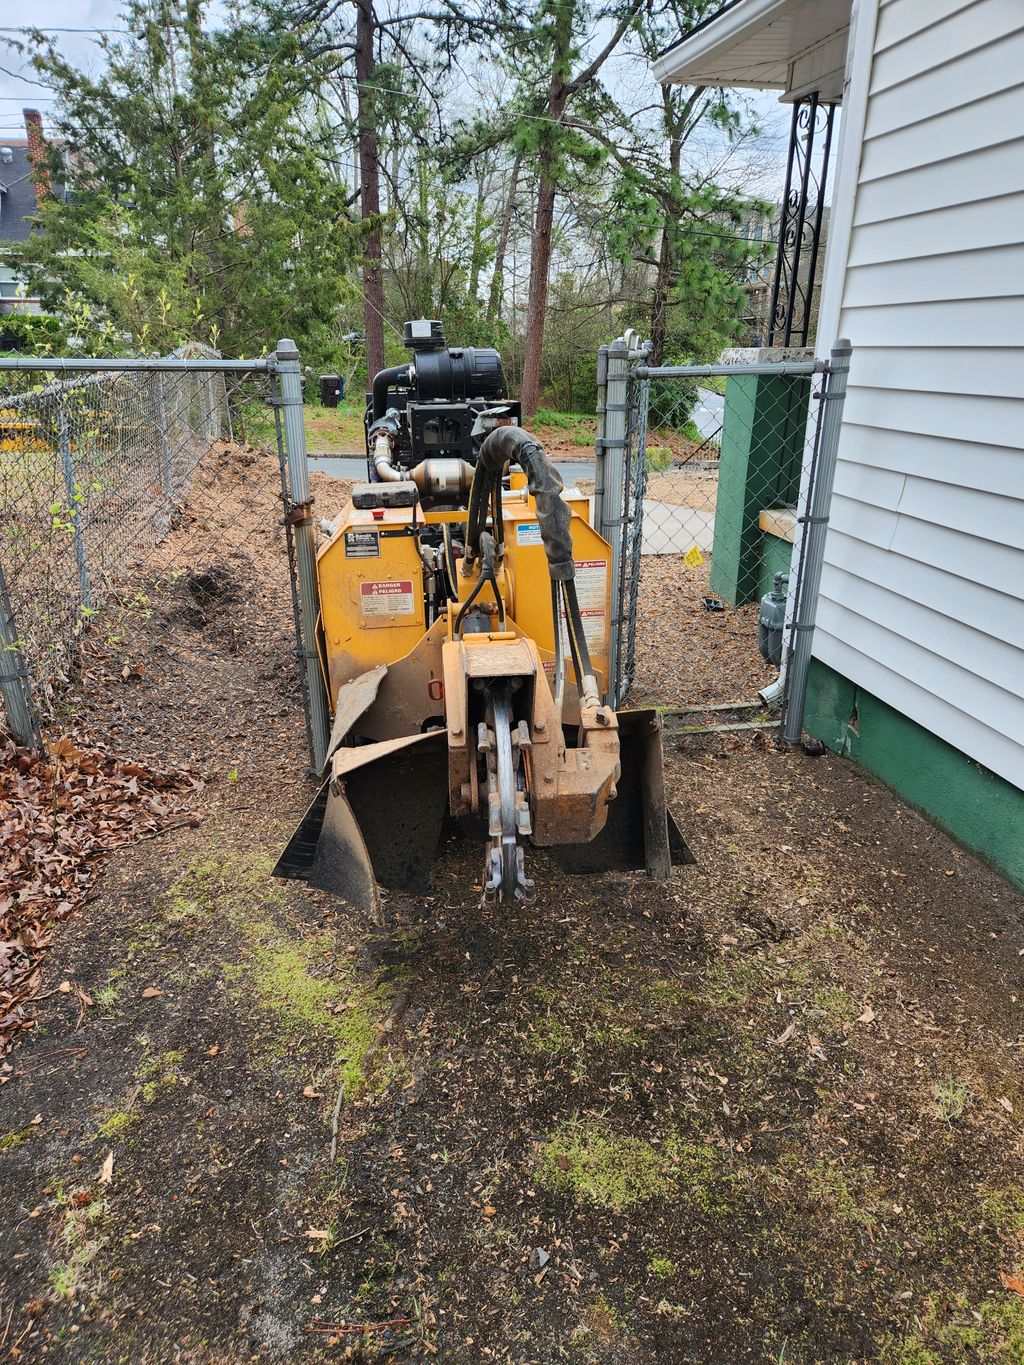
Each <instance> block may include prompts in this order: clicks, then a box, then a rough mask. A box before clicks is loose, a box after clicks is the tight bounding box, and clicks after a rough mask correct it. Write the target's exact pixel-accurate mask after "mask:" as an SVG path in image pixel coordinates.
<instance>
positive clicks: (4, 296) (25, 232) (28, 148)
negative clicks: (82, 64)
mask: <svg viewBox="0 0 1024 1365" xmlns="http://www.w3.org/2000/svg"><path fill="white" fill-rule="evenodd" d="M24 115H25V137H23V138H9V139H8V140H7V141H6V142H0V315H3V314H5V313H39V312H41V311H42V310H41V308H40V306H39V300H38V299H37V298H33V297H31V296H28V295H26V293H25V285H24V281H23V278H22V276H21V274H20V273H19V270H18V266H17V264H16V262H13V263H12V259H11V258H12V256H13V255H14V253H12V252H11V251H10V250H9V248H10V247H11V246H15V245H18V246H20V244H21V243H23V242H27V241H28V240H29V238H30V236H31V234H32V219H33V217H34V216H35V214H36V213H37V212H38V208H39V200H40V199H41V198H45V196H46V195H49V194H58V195H63V193H64V188H63V186H61V185H57V186H54V185H53V184H51V181H50V168H49V163H48V161H47V149H46V143H45V141H44V139H43V121H42V118H41V116H40V114H39V111H38V110H36V109H26V110H25V111H24Z"/></svg>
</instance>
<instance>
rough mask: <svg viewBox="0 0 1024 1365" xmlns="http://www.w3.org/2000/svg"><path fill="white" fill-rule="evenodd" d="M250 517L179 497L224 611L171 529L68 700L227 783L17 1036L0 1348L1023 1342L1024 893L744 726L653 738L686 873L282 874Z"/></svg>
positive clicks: (96, 729) (981, 1355)
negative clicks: (136, 606) (398, 877)
mask: <svg viewBox="0 0 1024 1365" xmlns="http://www.w3.org/2000/svg"><path fill="white" fill-rule="evenodd" d="M245 484H246V486H247V487H249V488H251V487H253V486H254V475H253V470H251V469H248V470H247V471H246V472H245ZM341 492H342V490H341V489H339V488H338V487H336V486H335V487H331V486H330V484H329V481H322V482H320V483H319V484H318V486H317V488H316V493H317V498H318V512H321V513H322V512H323V511H324V510H325V509H326V510H328V511H329V510H330V503H331V501H332V499H334V500H340V495H341ZM199 494H200V495H202V494H203V490H202V487H200V488H199ZM231 517H232V501H231V496H230V495H218V502H217V508H216V515H214V509H213V508H212V507H210V506H206V507H205V508H204V509H200V514H199V515H198V516H197V518H196V524H194V525H191V526H190V527H189V528H188V538H187V540H186V539H184V530H185V528H180V529H179V531H178V532H175V533H173V534H172V537H170V538H169V541H168V563H169V564H174V563H176V562H177V561H176V559H175V556H176V555H177V556H178V559H179V560H180V559H182V558H183V557H185V556H186V555H187V557H188V561H189V563H190V564H192V565H193V566H194V567H195V568H196V569H201V570H202V571H203V575H204V577H203V581H204V582H205V583H207V584H208V585H212V587H211V589H210V591H209V592H208V593H207V595H206V598H205V599H204V601H203V602H202V604H201V610H196V600H195V594H194V592H192V593H190V589H189V584H190V583H192V582H193V581H194V579H193V578H189V577H188V576H187V575H186V576H185V577H180V576H176V575H175V574H172V575H171V576H170V579H169V581H168V585H167V586H166V587H165V588H162V589H161V590H160V591H159V592H155V591H154V593H153V595H152V597H151V599H150V614H149V615H148V616H139V615H138V614H136V616H135V617H133V618H132V619H131V620H126V621H124V622H123V623H121V625H120V627H119V629H118V630H117V631H116V632H114V631H112V632H111V635H110V636H108V637H107V642H106V643H103V642H102V641H99V640H93V641H92V644H91V648H90V650H89V652H88V657H87V661H86V668H85V671H84V674H83V676H82V678H81V679H80V681H79V684H78V690H77V692H76V694H75V695H74V697H73V698H72V699H71V702H70V705H69V715H70V716H72V717H73V719H74V720H75V722H76V724H77V725H78V727H79V728H80V729H85V728H87V729H88V730H89V732H90V733H92V734H93V735H95V736H96V737H97V738H99V739H102V740H104V741H106V742H107V743H110V744H112V745H116V746H117V747H118V749H119V750H120V752H122V753H124V754H125V755H126V756H129V757H132V758H138V759H149V760H151V761H153V760H156V761H159V762H161V763H164V764H167V765H172V766H174V765H178V766H187V767H189V768H191V770H192V771H193V772H195V773H197V774H199V775H201V776H202V777H203V779H204V785H203V786H202V788H201V789H199V790H197V791H196V792H195V793H194V795H192V796H191V797H190V798H189V799H190V801H191V803H192V804H191V810H190V813H191V814H192V815H194V816H195V818H196V819H197V821H198V823H197V824H195V825H194V826H192V827H177V828H175V829H171V830H168V831H167V832H166V833H165V834H163V835H162V836H161V837H156V838H149V839H146V840H145V841H144V842H140V843H138V844H136V845H134V846H133V847H131V848H129V849H126V850H122V851H120V852H118V853H116V854H114V855H112V856H111V857H110V858H109V860H108V861H107V865H106V869H105V872H104V874H103V875H102V877H101V878H100V880H99V881H98V882H97V883H96V884H95V886H94V888H93V890H92V892H91V893H90V897H89V900H88V901H87V903H86V904H85V906H84V907H83V908H82V909H81V910H80V911H79V912H78V913H77V914H76V915H75V916H74V917H73V918H71V919H70V920H68V921H67V922H66V923H65V924H64V925H63V926H62V928H61V930H60V932H59V934H58V936H57V939H56V942H55V944H54V946H53V947H52V948H51V950H50V952H49V955H48V958H47V960H46V963H45V969H44V985H43V996H44V998H41V999H40V1001H39V1004H38V1008H37V1015H36V1020H35V1027H33V1028H32V1029H31V1030H26V1031H24V1032H23V1033H22V1034H21V1035H20V1038H19V1041H18V1042H17V1045H16V1046H15V1048H14V1050H13V1051H12V1052H11V1053H10V1054H9V1056H8V1058H7V1062H8V1064H9V1065H10V1067H11V1070H10V1072H8V1073H6V1077H7V1083H6V1084H4V1085H3V1086H2V1087H0V1110H2V1123H0V1191H2V1200H0V1358H9V1359H12V1360H18V1361H35V1360H42V1359H46V1360H53V1361H68V1362H90V1365H92V1362H104V1361H118V1362H132V1365H136V1363H137V1362H160V1363H161V1365H162V1362H171V1361H175V1362H195V1363H196V1365H213V1362H216V1363H217V1365H221V1363H223V1365H231V1363H232V1362H242V1361H267V1362H292V1361H296V1362H297V1361H310V1362H313V1361H321V1360H324V1361H327V1360H345V1359H347V1360H355V1361H374V1360H384V1359H388V1360H395V1361H408V1362H420V1361H426V1360H430V1359H436V1360H441V1361H445V1362H448V1361H452V1362H462V1361H465V1362H477V1361H480V1362H488V1361H508V1362H517V1363H519V1362H524V1363H525V1362H538V1365H540V1363H541V1362H543V1363H544V1365H547V1362H556V1361H573V1362H595V1363H596V1362H616V1363H618V1362H622V1363H623V1365H626V1363H629V1365H633V1362H647V1361H659V1362H661V1361H664V1362H671V1363H672V1365H675V1362H700V1363H702V1365H703V1363H705V1362H723V1363H728V1365H731V1363H732V1362H740V1361H756V1362H816V1361H821V1362H835V1361H843V1362H854V1361H862V1362H863V1361H879V1362H883V1365H929V1363H930V1362H937V1361H951V1362H961V1361H998V1362H1001V1363H1002V1365H1005V1363H1006V1362H1017V1361H1024V1299H1022V1298H1021V1296H1020V1292H1019V1291H1021V1290H1024V1282H1021V1281H1019V1280H1017V1279H1016V1278H1015V1277H1017V1276H1019V1275H1020V1273H1021V1271H1022V1269H1024V1263H1022V1257H1024V1186H1022V1182H1021V1176H1022V1165H1021V1157H1022V1146H1024V1144H1022V1139H1021V1128H1020V1123H1021V1117H1022V1115H1024V1084H1022V1079H1024V1078H1022V1069H1021V1061H1020V1050H1021V1048H1022V1047H1024V1031H1022V1024H1021V1010H1020V995H1021V991H1022V986H1024V982H1022V969H1021V962H1022V955H1024V928H1022V915H1021V912H1022V909H1024V906H1022V901H1021V898H1020V897H1019V896H1018V895H1017V894H1016V893H1014V892H1013V891H1011V890H1010V889H1009V888H1008V887H1007V886H1006V884H1005V883H1004V882H1002V881H1000V880H999V879H998V878H997V877H996V876H995V875H994V874H992V873H991V872H990V871H988V870H987V869H986V868H985V867H984V866H982V865H981V864H980V863H979V862H978V861H977V860H976V859H974V858H972V857H971V856H969V855H967V854H965V853H964V852H963V851H962V850H960V849H959V848H957V847H956V846H955V845H954V844H953V843H951V841H950V840H948V839H947V838H946V837H945V836H944V835H942V834H941V833H940V832H938V831H937V830H935V829H934V828H932V827H931V826H930V825H928V824H926V823H925V822H924V821H923V820H922V819H920V818H919V817H918V816H917V815H915V814H914V813H913V812H911V811H909V810H908V809H907V808H906V807H904V806H903V805H902V804H901V803H900V802H899V801H897V800H896V799H895V798H894V797H893V796H892V795H891V794H889V793H888V792H886V791H884V790H882V789H880V788H879V787H877V786H875V785H873V784H872V783H870V782H869V781H867V780H866V779H865V777H864V775H863V774H862V773H860V772H859V771H858V770H857V769H856V768H854V767H852V766H851V765H849V764H847V763H844V762H842V761H840V760H838V759H834V758H832V757H830V756H826V757H824V758H821V759H818V760H814V759H810V758H807V757H806V756H804V755H803V754H801V753H788V752H781V751H779V750H778V749H777V748H776V747H775V746H774V744H773V743H772V742H770V741H769V740H768V739H767V738H766V737H765V736H764V735H762V734H756V735H754V737H753V738H752V739H751V738H748V737H747V736H746V735H742V736H739V737H737V736H724V737H723V736H719V737H713V738H710V739H707V738H700V739H697V738H689V739H685V740H678V739H670V740H669V741H667V758H666V766H667V781H668V791H669V794H670V800H671V805H672V809H673V811H674V813H675V816H676V818H677V820H678V822H679V824H680V826H681V828H682V829H683V831H684V832H685V835H686V838H687V840H688V841H689V844H690V846H691V849H692V851H693V853H694V855H695V857H696V863H695V864H694V865H691V866H687V867H684V868H681V869H679V870H678V871H677V872H676V873H675V875H674V877H673V879H672V881H671V882H669V883H667V884H658V883H653V882H649V881H647V880H646V879H645V878H644V877H642V876H640V875H637V876H633V875H621V874H615V875H608V876H604V877H596V878H588V879H586V880H581V881H574V880H569V881H566V880H565V879H564V878H561V877H560V876H559V875H558V874H557V873H556V871H555V869H554V867H553V866H552V865H551V864H548V863H546V862H545V860H544V858H543V857H542V856H541V855H540V854H535V855H534V856H533V857H532V858H531V869H532V873H533V875H534V876H535V877H536V879H537V883H538V888H539V895H538V899H537V902H536V904H535V905H533V906H530V907H526V906H516V907H512V908H508V907H501V908H498V907H491V908H485V909H481V908H480V906H479V904H478V897H479V881H478V874H479V871H480V862H481V854H480V851H479V849H478V848H477V847H476V846H467V845H464V844H458V843H452V844H450V845H447V846H446V847H445V849H444V850H443V852H442V855H441V857H440V858H439V860H438V863H437V867H436V877H435V885H434V892H433V894H432V895H431V896H429V897H427V898H424V899H422V900H410V899H407V898H404V897H398V896H391V897H389V898H387V900H386V903H385V913H384V918H383V922H381V923H374V922H369V921H367V920H365V919H364V918H362V917H360V916H358V915H356V914H354V913H353V912H352V911H351V910H350V909H349V908H348V907H347V906H346V905H345V904H344V903H341V902H338V901H334V900H331V899H330V898H328V897H325V896H323V895H320V894H317V893H312V892H309V891H307V890H306V889H304V888H301V887H297V886H295V885H293V884H287V883H279V882H275V881H274V880H273V879H272V878H271V877H270V875H269V873H270V868H271V866H272V863H273V859H274V856H275V854H276V852H277V851H278V850H279V849H280V848H281V846H282V843H283V841H284V839H285V838H286V836H287V834H288V832H289V830H290V828H291V826H292V824H293V823H294V821H295V820H296V819H297V818H298V816H299V815H300V813H301V811H302V809H303V806H304V803H305V802H306V801H307V799H308V798H309V794H310V787H309V784H308V782H307V780H306V778H305V777H304V775H303V771H302V769H303V755H304V740H303V730H302V722H301V715H300V712H299V705H298V696H297V685H296V682H295V672H294V660H293V657H292V653H291V651H292V639H291V630H290V619H289V607H288V596H287V581H286V577H285V575H284V572H283V565H282V561H281V555H280V547H279V544H278V542H277V541H276V540H275V539H274V538H273V537H272V536H270V535H268V536H267V537H266V538H265V539H259V538H258V537H255V536H253V537H251V538H247V540H246V541H245V542H241V541H239V542H236V543H235V548H234V549H233V552H232V555H231V556H230V557H229V558H227V559H225V558H224V557H223V555H222V553H221V549H222V546H221V542H220V539H219V532H218V528H219V527H220V528H223V526H225V525H229V524H231ZM218 518H219V519H220V520H218ZM270 520H272V512H271V511H270V509H268V524H270ZM175 536H179V537H180V540H179V541H176V540H175V539H174V537H175ZM246 553H248V559H246V558H245V555H246ZM654 564H655V565H656V566H657V568H658V573H659V575H660V578H661V580H663V581H664V580H667V579H671V578H672V566H671V565H668V566H666V564H665V561H654ZM218 566H219V571H218V572H217V573H212V572H211V571H212V570H213V569H214V568H215V567H218ZM645 585H646V587H645V591H649V590H650V589H651V582H650V580H649V579H648V578H647V577H646V576H645ZM662 636H663V637H664V638H663V640H662V643H661V647H660V648H661V653H660V654H659V655H658V658H659V659H660V661H661V662H660V663H659V664H658V667H659V668H660V669H661V680H660V682H659V681H658V679H657V677H655V675H654V673H652V671H651V670H652V669H653V668H654V659H655V644H654V642H652V641H649V640H648V641H647V642H645V644H644V651H646V652H642V653H641V655H640V669H641V676H640V678H639V683H640V684H641V685H643V686H645V687H646V688H647V690H648V692H651V691H654V692H658V691H659V690H660V689H661V688H662V687H663V686H664V685H665V679H666V678H668V677H669V676H670V673H671V667H670V662H669V661H670V659H671V658H672V657H673V653H672V652H673V651H674V657H676V658H678V659H679V660H682V659H685V657H686V652H687V639H686V636H685V634H682V633H681V634H680V635H679V636H678V637H674V636H672V635H671V633H670V632H667V631H662ZM111 640H113V643H110V641H111ZM132 661H134V662H137V663H142V664H143V665H144V668H143V670H142V672H141V673H138V672H137V673H135V674H133V675H132V678H133V680H132V681H131V682H130V683H128V682H125V681H123V680H122V678H123V675H122V671H121V670H122V666H123V664H124V663H125V662H132ZM396 835H398V836H399V837H400V831H396ZM65 981H66V982H69V983H73V985H74V986H75V987H80V988H81V990H82V992H84V994H85V996H86V997H87V998H88V999H89V1000H91V1001H92V1003H91V1004H89V1005H87V1006H84V1005H83V1002H82V997H81V995H79V994H78V993H77V992H76V991H75V990H70V991H61V990H60V989H59V987H60V985H61V983H63V982H65Z"/></svg>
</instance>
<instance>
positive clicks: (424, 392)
mask: <svg viewBox="0 0 1024 1365" xmlns="http://www.w3.org/2000/svg"><path fill="white" fill-rule="evenodd" d="M413 364H414V366H415V369H416V385H415V387H416V396H417V398H418V399H419V400H420V402H421V403H429V402H431V401H434V400H441V401H442V402H446V403H464V402H466V401H467V400H468V399H470V398H504V397H505V374H504V371H503V370H502V368H501V356H500V355H499V354H498V352H497V351H495V350H493V349H492V348H491V347H489V346H486V347H484V346H467V347H466V348H465V349H464V350H443V351H442V350H438V351H417V352H416V359H415V361H414V362H413Z"/></svg>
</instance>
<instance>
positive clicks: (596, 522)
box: [591, 345, 608, 530]
mask: <svg viewBox="0 0 1024 1365" xmlns="http://www.w3.org/2000/svg"><path fill="white" fill-rule="evenodd" d="M607 387H608V347H607V345H603V346H599V347H598V349H597V432H596V434H595V436H594V514H593V516H592V517H591V525H592V526H594V527H595V528H597V529H598V530H600V528H601V525H602V522H603V521H604V439H605V399H606V397H607Z"/></svg>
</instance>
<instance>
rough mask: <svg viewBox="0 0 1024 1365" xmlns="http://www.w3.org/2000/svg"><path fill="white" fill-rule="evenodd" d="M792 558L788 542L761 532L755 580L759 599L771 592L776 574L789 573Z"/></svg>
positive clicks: (791, 549)
mask: <svg viewBox="0 0 1024 1365" xmlns="http://www.w3.org/2000/svg"><path fill="white" fill-rule="evenodd" d="M792 558H793V546H792V544H791V542H790V541H788V540H782V539H780V538H779V536H773V535H769V534H768V532H767V531H762V532H761V563H760V567H759V569H758V578H757V596H758V598H759V599H760V598H762V597H763V596H764V595H765V593H766V592H770V591H771V589H772V584H773V583H774V581H775V575H776V574H777V573H789V566H790V562H791V561H792Z"/></svg>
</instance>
